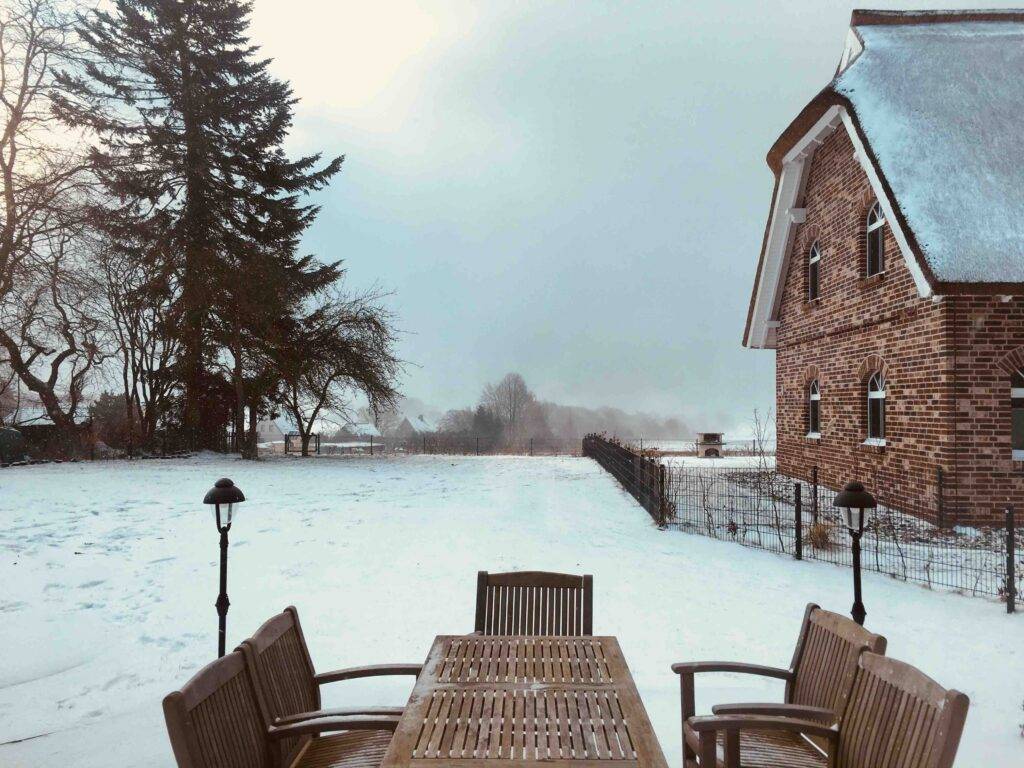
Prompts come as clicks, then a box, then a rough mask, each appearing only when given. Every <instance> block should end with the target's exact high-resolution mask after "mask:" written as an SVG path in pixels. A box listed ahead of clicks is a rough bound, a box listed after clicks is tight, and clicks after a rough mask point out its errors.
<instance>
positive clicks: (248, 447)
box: [242, 404, 260, 461]
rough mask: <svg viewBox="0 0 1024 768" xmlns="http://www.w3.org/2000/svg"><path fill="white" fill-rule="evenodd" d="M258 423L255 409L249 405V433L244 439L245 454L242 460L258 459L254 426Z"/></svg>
mask: <svg viewBox="0 0 1024 768" xmlns="http://www.w3.org/2000/svg"><path fill="white" fill-rule="evenodd" d="M258 423H259V415H258V414H257V413H256V407H255V406H254V405H251V404H250V405H249V433H248V434H247V435H246V439H245V452H244V453H243V454H242V458H243V459H252V460H253V461H255V460H256V459H258V458H259V457H260V455H259V449H258V448H257V447H256V425H257V424H258Z"/></svg>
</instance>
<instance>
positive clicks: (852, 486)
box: [832, 480, 877, 532]
mask: <svg viewBox="0 0 1024 768" xmlns="http://www.w3.org/2000/svg"><path fill="white" fill-rule="evenodd" d="M832 504H833V506H836V507H839V508H840V509H842V510H843V515H844V516H845V517H846V527H847V528H849V529H850V530H851V531H857V532H860V531H863V530H864V510H866V509H874V508H875V507H876V506H877V504H876V503H875V497H874V496H872V495H871V494H870V493H868V492H867V491H866V490H865V489H864V484H863V483H858V482H857V481H856V480H854V481H853V482H849V483H847V484H846V485H845V486H843V490H842V491H840V492H839V495H838V496H836V498H835V501H833V502H832Z"/></svg>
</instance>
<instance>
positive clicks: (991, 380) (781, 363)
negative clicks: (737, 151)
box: [776, 127, 1024, 524]
mask: <svg viewBox="0 0 1024 768" xmlns="http://www.w3.org/2000/svg"><path fill="white" fill-rule="evenodd" d="M873 202H874V195H873V193H872V191H871V187H870V184H869V182H868V179H867V176H866V175H865V174H864V172H863V170H862V168H861V166H860V164H859V162H858V161H857V159H856V158H855V156H854V149H853V145H852V143H851V141H850V138H849V136H848V135H847V133H846V131H845V130H844V129H843V128H842V127H839V129H838V130H836V131H834V132H833V133H832V134H831V135H830V136H829V137H828V138H827V139H826V140H825V142H824V143H823V144H822V145H821V146H820V147H819V148H818V150H817V151H816V152H815V154H814V157H813V158H812V160H811V167H810V171H809V175H808V179H807V186H806V189H805V193H804V203H803V204H804V207H805V209H806V219H805V222H804V223H803V224H801V225H799V226H797V227H796V231H795V235H794V238H793V246H792V251H791V254H790V264H789V268H788V270H787V276H786V282H785V285H784V287H783V295H782V303H781V307H780V309H779V313H778V318H779V326H778V331H777V333H778V335H777V345H776V348H777V369H776V399H777V410H778V463H779V469H780V470H781V471H782V472H785V473H786V474H790V475H793V476H797V477H804V478H807V477H809V475H810V471H811V467H814V466H817V467H818V468H819V470H818V472H819V482H821V483H822V484H823V485H826V486H829V487H832V488H837V487H839V486H841V485H842V483H843V482H845V481H846V480H849V479H853V478H856V479H860V480H863V481H864V482H865V483H866V484H867V485H868V487H869V488H870V489H871V490H872V491H873V492H874V493H875V494H876V496H877V497H878V498H879V500H880V501H883V502H885V503H888V504H889V505H891V506H893V507H895V508H898V509H904V510H905V511H908V512H913V513H915V514H919V515H923V516H926V517H928V518H930V519H933V520H934V519H936V518H937V516H938V510H939V503H940V501H939V500H940V492H939V483H938V472H939V470H940V469H941V470H942V473H943V482H942V491H941V503H942V509H943V517H944V520H945V521H946V522H960V523H964V524H971V523H974V524H983V523H997V522H999V521H1001V520H1002V511H1003V508H1004V507H1005V505H1007V504H1015V505H1017V507H1018V508H1020V509H1024V463H1022V462H1014V461H1013V460H1012V452H1011V444H1010V441H1011V437H1010V434H1011V413H1010V371H1011V370H1012V369H1013V368H1014V367H1015V366H1019V365H1020V364H1021V363H1024V298H1022V297H1015V298H1013V299H1011V300H1008V301H1004V300H1003V299H1002V298H1001V297H999V296H988V295H978V296H963V295H959V296H955V295H949V296H942V297H936V298H934V299H932V298H921V297H920V295H919V293H918V291H917V288H916V286H915V284H914V280H913V278H912V276H911V273H910V270H909V269H908V267H907V265H906V263H905V262H904V260H903V256H902V254H901V253H900V249H899V247H898V245H897V243H896V241H895V239H894V237H893V235H892V232H891V229H890V228H889V227H888V226H887V227H886V234H885V271H884V273H883V274H881V275H875V276H872V277H867V278H866V277H865V276H864V273H865V255H864V229H865V221H866V216H867V211H868V208H869V207H870V205H871V204H872V203H873ZM814 242H817V243H818V247H819V249H820V251H821V261H820V267H819V269H820V277H819V285H820V290H819V298H818V299H816V300H814V301H808V300H807V295H808V292H807V255H808V252H809V250H810V248H811V245H812V244H813V243H814ZM876 371H882V372H883V374H884V376H885V379H886V381H887V388H886V406H885V417H886V419H885V420H886V425H885V445H884V447H882V446H872V445H866V444H865V438H866V437H867V381H868V379H869V378H870V376H871V375H872V374H873V373H874V372H876ZM812 380H817V381H818V385H819V387H820V392H821V400H820V437H819V438H813V437H809V436H808V429H807V425H808V421H807V419H808V407H807V400H808V386H809V384H810V382H811V381H812Z"/></svg>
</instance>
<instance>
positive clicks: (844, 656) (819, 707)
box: [672, 603, 886, 766]
mask: <svg viewBox="0 0 1024 768" xmlns="http://www.w3.org/2000/svg"><path fill="white" fill-rule="evenodd" d="M885 648H886V640H885V638H884V637H882V636H881V635H876V634H874V633H873V632H869V631H868V630H866V629H864V627H862V626H860V625H859V624H857V623H856V622H855V621H852V620H851V619H849V618H847V617H846V616H841V615H840V614H838V613H832V612H831V611H826V610H824V609H823V608H821V607H820V606H818V605H815V604H814V603H810V604H809V605H808V606H807V609H806V610H805V611H804V619H803V623H802V624H801V627H800V634H799V636H798V637H797V643H796V648H795V649H794V651H793V659H792V661H791V662H790V664H789V667H787V668H778V667H766V666H761V665H758V664H746V663H741V662H723V661H697V662H684V663H680V664H673V665H672V671H673V672H675V673H676V674H677V675H679V683H680V693H681V699H682V713H683V722H684V723H686V722H688V721H690V718H692V717H693V716H694V714H695V705H694V676H695V675H696V674H698V673H704V672H740V673H744V674H751V675H760V676H763V677H772V678H776V679H779V680H784V681H785V682H786V689H785V694H784V697H783V702H782V703H770V704H767V703H765V704H760V703H759V704H720V705H717V706H715V707H713V708H712V711H713V712H714V713H715V714H719V715H730V716H733V715H768V716H782V715H789V716H791V717H797V718H802V719H804V720H814V721H815V722H817V723H818V725H819V726H821V725H823V724H824V725H826V726H828V725H831V724H833V723H835V722H837V721H839V720H841V718H842V716H843V712H844V709H845V707H846V704H847V699H848V697H849V695H850V691H851V689H852V688H853V682H854V677H855V675H856V670H857V660H858V658H859V657H860V655H861V653H863V652H865V651H872V652H874V653H877V654H883V653H885ZM683 736H684V738H683V758H684V761H686V762H687V765H690V764H691V761H693V760H694V759H695V757H696V754H697V750H698V747H699V744H700V738H699V734H698V733H697V732H696V731H694V730H693V729H686V728H684V733H683ZM771 740H772V741H773V743H774V742H782V743H789V742H792V743H793V744H794V745H798V746H799V745H806V742H805V740H804V739H802V738H801V737H800V734H799V732H795V733H782V732H774V733H773V734H772V735H771ZM817 741H818V743H819V746H825V740H824V737H819V738H818V739H817ZM812 764H813V763H812ZM709 765H713V764H709ZM797 765H801V766H802V765H804V763H797Z"/></svg>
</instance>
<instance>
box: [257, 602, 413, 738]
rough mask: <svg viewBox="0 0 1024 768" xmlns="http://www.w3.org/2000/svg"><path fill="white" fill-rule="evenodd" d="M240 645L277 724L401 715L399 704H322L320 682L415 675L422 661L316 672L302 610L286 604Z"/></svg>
mask: <svg viewBox="0 0 1024 768" xmlns="http://www.w3.org/2000/svg"><path fill="white" fill-rule="evenodd" d="M238 650H240V651H242V653H243V654H244V655H245V657H246V662H247V664H248V665H249V667H250V669H252V671H253V674H254V676H255V682H256V685H257V687H258V688H259V692H260V695H261V696H262V697H263V700H264V701H265V702H266V706H267V710H268V713H269V715H270V722H271V723H272V724H273V725H286V724H288V723H294V722H298V721H300V720H309V719H311V718H318V717H337V716H349V715H393V716H396V717H397V716H399V715H401V714H402V708H401V707H360V708H344V709H338V708H333V709H321V702H320V686H322V685H325V684H326V683H334V682H339V681H341V680H354V679H356V678H361V677H379V676H383V675H412V676H414V677H415V676H417V675H419V673H420V670H421V669H422V668H423V665H422V664H375V665H370V666H364V667H348V668H346V669H337V670H335V671H333V672H321V673H319V674H318V673H317V672H316V670H315V669H314V667H313V660H312V658H311V657H310V655H309V648H308V647H307V645H306V638H305V636H304V635H303V634H302V625H301V624H300V623H299V612H298V610H296V608H295V606H292V605H290V606H288V607H287V608H285V609H284V610H283V611H281V613H279V614H277V615H276V616H272V617H271V618H269V619H267V621H265V622H264V623H263V625H262V626H261V627H260V628H259V629H257V630H256V632H255V633H254V634H253V636H252V637H250V638H248V639H247V640H243V641H242V644H241V645H239V647H238ZM310 738H311V737H310V736H305V737H303V738H296V739H292V740H289V741H286V742H284V748H285V749H286V750H287V751H290V752H292V753H295V754H297V753H298V752H299V751H301V749H302V748H303V747H304V746H305V743H306V742H308V741H309V740H310Z"/></svg>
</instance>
